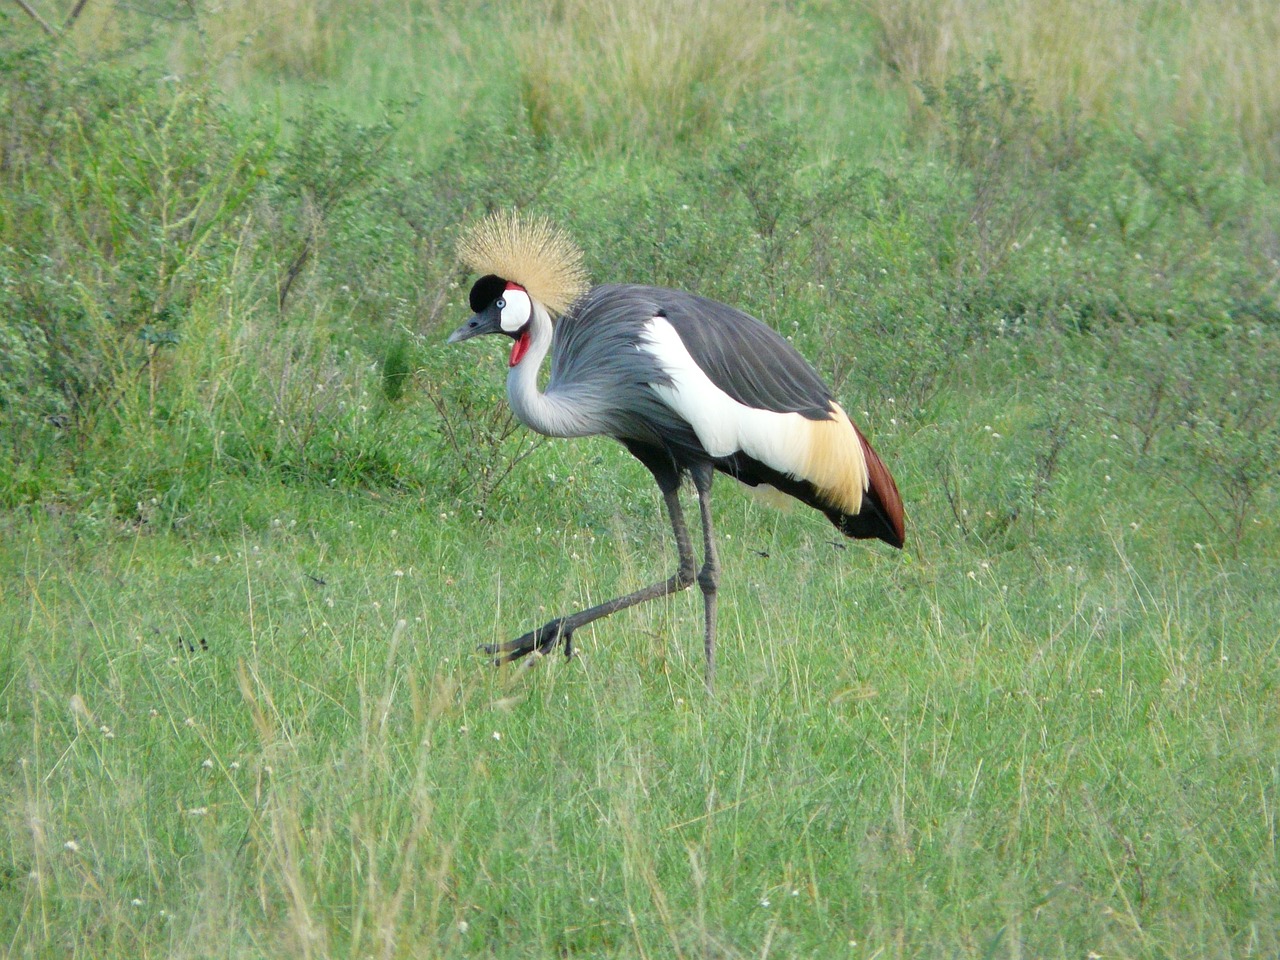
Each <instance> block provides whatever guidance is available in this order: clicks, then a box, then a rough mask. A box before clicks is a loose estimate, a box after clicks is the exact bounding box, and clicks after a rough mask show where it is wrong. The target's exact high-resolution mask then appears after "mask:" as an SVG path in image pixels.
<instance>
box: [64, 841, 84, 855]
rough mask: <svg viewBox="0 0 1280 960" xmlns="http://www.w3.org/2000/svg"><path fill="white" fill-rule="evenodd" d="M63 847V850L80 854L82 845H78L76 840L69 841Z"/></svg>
mask: <svg viewBox="0 0 1280 960" xmlns="http://www.w3.org/2000/svg"><path fill="white" fill-rule="evenodd" d="M62 846H63V849H65V850H69V851H71V852H72V853H79V852H80V844H78V843H76V842H75V841H74V840H68V841H67V842H66V843H64V844H63V845H62Z"/></svg>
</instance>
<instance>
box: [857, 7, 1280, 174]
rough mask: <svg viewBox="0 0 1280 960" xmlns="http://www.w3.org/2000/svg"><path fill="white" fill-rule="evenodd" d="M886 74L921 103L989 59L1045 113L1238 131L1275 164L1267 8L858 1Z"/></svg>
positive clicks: (1278, 113) (1273, 28) (1273, 67)
mask: <svg viewBox="0 0 1280 960" xmlns="http://www.w3.org/2000/svg"><path fill="white" fill-rule="evenodd" d="M863 6H864V8H865V9H866V10H867V11H868V12H869V13H870V14H871V16H872V17H873V19H874V20H875V22H876V23H877V25H878V27H879V31H880V37H879V40H880V54H881V58H882V59H883V61H884V63H885V65H886V66H887V67H888V68H889V69H890V70H891V71H892V72H893V73H894V74H895V75H896V77H897V78H898V79H899V80H900V81H902V82H903V83H904V85H905V86H906V87H907V88H908V89H909V90H910V91H911V95H912V96H913V97H914V98H915V103H916V104H917V105H918V104H919V94H918V91H917V89H916V84H917V83H918V82H919V81H922V80H923V81H932V82H937V81H939V80H941V79H942V78H945V77H946V76H948V75H950V74H953V73H955V72H957V71H958V70H959V69H961V68H963V67H964V66H966V65H969V64H971V63H972V62H973V61H974V60H975V59H979V58H982V57H985V56H986V55H988V54H989V53H992V52H994V53H996V54H998V55H999V56H1000V58H1001V61H1002V66H1003V69H1004V71H1005V72H1007V73H1008V74H1009V75H1010V76H1012V77H1014V78H1015V79H1018V80H1021V81H1023V82H1027V83H1029V84H1030V85H1031V86H1032V87H1033V88H1034V89H1035V92H1036V95H1037V97H1039V99H1040V101H1041V103H1042V105H1043V106H1045V107H1047V108H1049V109H1052V110H1062V109H1066V108H1069V107H1073V106H1077V105H1078V106H1079V107H1080V108H1081V109H1082V110H1083V111H1084V112H1085V113H1086V114H1087V115H1090V116H1095V117H1100V118H1103V119H1117V120H1121V121H1124V122H1132V123H1135V124H1136V125H1137V126H1138V128H1139V129H1140V130H1145V131H1156V130H1160V129H1164V128H1167V127H1169V126H1180V125H1185V124H1187V123H1202V124H1205V125H1209V126H1213V127H1217V128H1223V127H1226V128H1234V129H1236V130H1237V131H1238V134H1239V137H1240V140H1241V141H1242V143H1243V144H1244V146H1245V147H1246V149H1247V151H1248V152H1249V153H1250V154H1251V156H1252V157H1253V158H1254V160H1255V161H1258V162H1260V163H1262V164H1263V165H1264V166H1267V167H1272V168H1274V167H1275V166H1276V165H1277V164H1278V163H1280V58H1277V57H1276V55H1275V52H1276V50H1277V49H1280V6H1277V5H1276V4H1274V3H1270V2H1267V0H1236V2H1232V3H1227V4H1221V3H1213V2H1208V0H1140V2H1137V3H1134V2H1129V0H1080V2H1075V0H982V2H971V0H863Z"/></svg>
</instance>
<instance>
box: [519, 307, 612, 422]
mask: <svg viewBox="0 0 1280 960" xmlns="http://www.w3.org/2000/svg"><path fill="white" fill-rule="evenodd" d="M529 331H530V340H529V349H528V351H527V352H526V353H525V355H524V357H523V358H522V359H521V360H520V362H519V363H517V364H516V365H515V366H514V367H512V368H511V370H510V372H509V373H508V374H507V400H508V402H509V403H510V404H511V410H512V412H513V413H514V414H515V415H516V419H517V420H519V421H520V422H521V423H523V424H524V425H525V426H526V427H528V428H529V429H530V430H536V431H537V432H538V433H541V434H543V435H545V436H548V437H588V436H591V435H592V434H596V433H599V432H600V429H599V427H598V425H596V424H595V423H594V422H593V421H592V418H591V417H590V415H589V413H587V412H586V411H583V410H581V409H580V408H579V407H578V406H576V405H575V403H574V398H573V395H572V392H571V391H557V390H555V389H554V388H553V389H551V390H550V391H549V393H542V392H541V391H539V390H538V370H539V369H540V368H541V367H542V361H543V360H545V359H546V357H547V353H548V351H549V350H550V349H551V342H552V338H553V336H554V327H553V326H552V324H551V316H550V315H549V314H548V313H547V310H546V308H545V307H543V306H542V304H540V303H538V302H537V301H534V304H533V319H532V320H531V322H530V328H529ZM553 387H554V385H553Z"/></svg>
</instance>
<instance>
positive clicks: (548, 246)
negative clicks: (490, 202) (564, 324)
mask: <svg viewBox="0 0 1280 960" xmlns="http://www.w3.org/2000/svg"><path fill="white" fill-rule="evenodd" d="M458 256H459V259H461V260H462V262H463V263H464V264H466V266H468V267H470V268H471V269H472V270H474V271H476V272H477V273H480V274H482V276H481V277H480V279H479V280H477V281H476V282H475V285H474V286H472V288H471V297H470V300H471V310H472V312H473V313H474V316H472V317H471V319H470V320H468V321H467V322H466V323H464V324H463V325H462V326H460V327H459V328H458V329H457V330H455V331H453V333H452V334H451V335H450V336H449V342H450V343H460V342H461V341H463V340H470V339H471V338H472V337H479V336H482V335H483V334H486V333H504V334H506V335H507V336H509V337H511V338H512V339H513V340H515V342H516V343H515V346H514V347H512V349H511V366H513V367H514V366H515V365H516V364H517V363H519V362H520V360H521V358H522V357H523V356H524V353H525V351H526V350H527V349H528V347H529V339H530V334H531V330H532V328H533V326H534V325H535V324H537V323H538V322H544V323H546V324H547V326H548V329H549V328H550V316H551V314H556V313H564V311H565V310H567V309H568V308H569V306H570V305H571V304H572V303H573V301H574V300H576V299H578V297H580V296H581V295H582V294H583V293H585V292H586V290H587V273H586V270H585V269H584V268H583V266H582V251H581V250H579V249H578V248H577V246H576V245H575V244H574V242H573V240H571V239H570V238H569V235H568V234H566V233H564V232H563V231H562V230H559V229H557V228H556V227H554V226H552V225H551V223H550V222H548V221H546V220H541V219H530V218H527V217H522V216H521V215H520V214H519V213H515V212H499V213H494V214H491V215H490V216H488V217H486V218H485V219H483V220H481V221H480V222H479V223H478V224H476V225H475V226H474V227H472V228H471V229H470V230H469V231H467V232H466V233H465V234H463V236H462V238H461V240H460V241H459V243H458ZM540 318H541V320H540Z"/></svg>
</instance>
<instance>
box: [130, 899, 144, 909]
mask: <svg viewBox="0 0 1280 960" xmlns="http://www.w3.org/2000/svg"><path fill="white" fill-rule="evenodd" d="M129 902H130V903H131V904H133V905H134V906H135V907H140V906H142V905H143V904H144V903H146V901H145V900H140V899H138V898H137V897H134V898H133V899H132V900H130V901H129Z"/></svg>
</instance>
